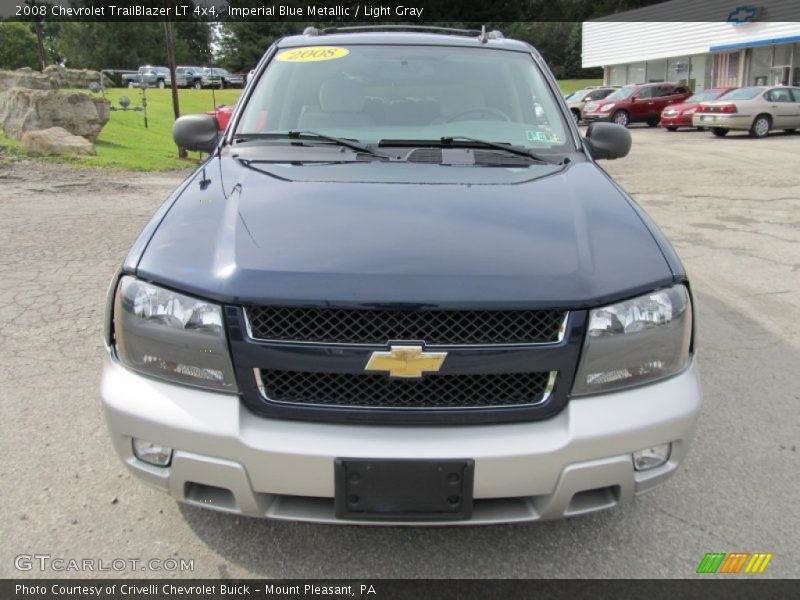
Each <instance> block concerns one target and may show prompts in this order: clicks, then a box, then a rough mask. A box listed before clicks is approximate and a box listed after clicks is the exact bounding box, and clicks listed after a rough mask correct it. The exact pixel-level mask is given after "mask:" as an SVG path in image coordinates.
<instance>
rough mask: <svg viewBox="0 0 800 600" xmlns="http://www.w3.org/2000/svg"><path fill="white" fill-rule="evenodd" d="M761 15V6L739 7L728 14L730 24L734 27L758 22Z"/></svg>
mask: <svg viewBox="0 0 800 600" xmlns="http://www.w3.org/2000/svg"><path fill="white" fill-rule="evenodd" d="M760 14H761V7H760V6H739V7H738V8H736V9H735V10H732V11H731V12H729V13H728V23H733V24H734V25H741V24H742V23H749V22H750V21H755V20H757V19H758V17H759V15H760Z"/></svg>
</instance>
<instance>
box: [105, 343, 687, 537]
mask: <svg viewBox="0 0 800 600" xmlns="http://www.w3.org/2000/svg"><path fill="white" fill-rule="evenodd" d="M101 396H102V400H103V406H104V409H105V413H106V419H107V422H108V426H109V429H110V431H111V437H112V440H113V444H114V447H115V449H116V451H117V453H118V454H119V455H120V457H121V458H122V460H123V461H124V462H125V464H126V466H127V467H128V469H129V470H130V471H131V472H132V473H133V474H134V475H136V476H138V477H139V478H141V479H142V480H144V481H145V482H147V483H149V484H150V485H152V486H154V487H156V488H158V489H161V490H163V491H165V492H168V493H169V494H170V495H171V496H173V497H174V498H176V499H177V500H180V501H183V502H188V503H191V504H195V505H199V506H203V507H206V508H212V509H217V510H222V511H226V512H231V513H236V514H243V515H248V516H254V517H269V518H275V519H288V520H301V521H313V522H336V523H356V524H362V523H369V524H375V523H374V522H364V521H345V520H340V519H337V518H336V517H335V513H334V501H333V497H334V460H335V459H336V458H337V457H349V458H372V459H380V458H406V459H462V458H471V459H473V460H474V461H475V473H474V498H475V502H474V508H473V516H472V518H471V519H469V520H468V521H448V522H434V524H480V523H501V522H513V521H533V520H544V519H555V518H560V517H564V516H573V515H579V514H586V513H590V512H594V511H597V510H602V509H606V508H611V507H613V506H615V505H616V504H618V503H619V502H621V501H624V500H627V499H630V498H632V497H633V496H634V495H635V494H639V493H642V492H645V491H647V490H649V489H651V488H652V487H654V486H655V485H658V484H660V483H662V482H663V481H664V480H666V479H667V478H668V477H670V476H671V475H672V474H673V473H674V472H675V470H676V469H677V468H678V466H679V464H680V463H681V462H682V460H683V458H684V457H685V455H686V452H687V449H688V445H689V441H690V439H691V437H692V434H693V432H694V427H695V421H696V419H697V415H698V412H699V410H700V403H701V392H700V386H699V382H698V378H697V374H696V372H695V369H694V366H692V367H690V368H689V369H688V370H686V371H685V372H683V373H682V374H680V375H677V376H675V377H672V378H670V379H667V380H665V381H662V382H660V383H657V384H653V385H648V386H644V387H640V388H635V389H632V390H628V391H625V392H618V393H614V394H604V395H598V396H593V397H587V398H579V399H573V400H571V401H570V402H569V403H568V404H567V406H566V407H565V408H564V410H563V411H562V412H561V413H559V414H558V415H556V416H555V417H553V418H551V419H548V420H545V421H537V422H527V423H511V424H497V425H469V426H440V427H431V426H385V425H350V424H332V423H313V422H305V421H289V420H276V419H268V418H264V417H260V416H256V415H254V414H253V413H251V412H250V411H249V410H247V408H246V407H244V405H243V404H242V403H241V402H240V400H239V398H238V397H237V396H235V395H230V394H220V393H214V392H207V391H201V390H195V389H191V388H187V387H182V386H178V385H173V384H169V383H165V382H161V381H157V380H154V379H150V378H147V377H143V376H141V375H138V374H136V373H134V372H132V371H129V370H128V369H126V368H124V367H122V366H121V365H120V364H119V363H117V362H116V361H115V360H114V359H113V358H111V357H108V358H107V359H106V364H105V367H104V370H103V377H102V385H101ZM133 437H137V438H142V439H145V440H148V441H151V442H155V443H158V444H163V445H167V446H170V447H172V448H175V451H174V454H173V458H172V462H171V464H170V466H169V467H165V468H159V467H154V466H151V465H149V464H146V463H144V462H142V461H140V460H139V459H137V458H136V457H135V456H134V455H133V452H132V438H133ZM666 442H672V454H671V457H670V459H669V461H668V462H667V463H666V464H664V465H662V466H660V467H657V468H655V469H653V470H651V471H645V472H637V471H635V470H634V468H633V463H632V457H631V453H632V452H633V451H635V450H639V449H642V448H647V447H650V446H652V445H655V444H662V443H666ZM380 524H383V525H386V524H396V523H392V522H381V523H380ZM401 524H403V525H412V524H413V525H417V524H418V525H422V524H427V525H430V524H431V522H423V523H410V522H407V521H403V522H402V523H401Z"/></svg>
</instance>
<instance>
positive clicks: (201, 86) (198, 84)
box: [192, 81, 203, 90]
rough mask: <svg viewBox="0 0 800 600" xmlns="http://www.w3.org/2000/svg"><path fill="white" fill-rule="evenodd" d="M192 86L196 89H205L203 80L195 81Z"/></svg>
mask: <svg viewBox="0 0 800 600" xmlns="http://www.w3.org/2000/svg"><path fill="white" fill-rule="evenodd" d="M192 87H193V88H194V89H196V90H201V89H203V83H202V82H200V81H195V82H194V83H193V84H192Z"/></svg>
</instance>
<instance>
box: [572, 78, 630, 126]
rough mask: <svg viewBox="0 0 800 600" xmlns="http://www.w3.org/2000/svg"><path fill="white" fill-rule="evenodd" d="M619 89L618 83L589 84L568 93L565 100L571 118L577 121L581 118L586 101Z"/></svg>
mask: <svg viewBox="0 0 800 600" xmlns="http://www.w3.org/2000/svg"><path fill="white" fill-rule="evenodd" d="M618 89H619V86H618V85H615V86H596V85H595V86H591V87H586V88H583V89H581V90H578V91H576V92H573V93H571V94H569V95H568V96H567V97H566V98H565V100H566V101H567V106H568V107H569V111H570V112H571V113H572V118H573V119H575V122H576V123H578V122H579V121H581V120H582V119H583V109H584V107H585V106H586V103H587V102H591V101H593V100H602V99H604V98H605V97H606V96H608V95H609V94H612V93H614V92H616V91H617V90H618Z"/></svg>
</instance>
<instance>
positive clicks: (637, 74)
mask: <svg viewBox="0 0 800 600" xmlns="http://www.w3.org/2000/svg"><path fill="white" fill-rule="evenodd" d="M646 71H647V64H646V63H643V62H640V63H631V64H629V65H628V81H627V83H644V82H645V81H646V79H645V77H646Z"/></svg>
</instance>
